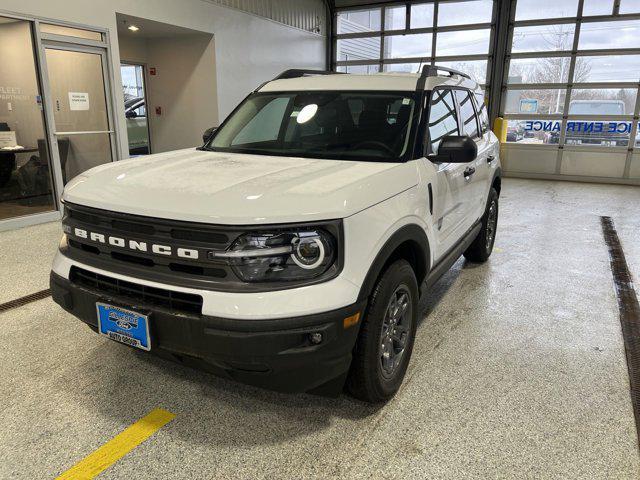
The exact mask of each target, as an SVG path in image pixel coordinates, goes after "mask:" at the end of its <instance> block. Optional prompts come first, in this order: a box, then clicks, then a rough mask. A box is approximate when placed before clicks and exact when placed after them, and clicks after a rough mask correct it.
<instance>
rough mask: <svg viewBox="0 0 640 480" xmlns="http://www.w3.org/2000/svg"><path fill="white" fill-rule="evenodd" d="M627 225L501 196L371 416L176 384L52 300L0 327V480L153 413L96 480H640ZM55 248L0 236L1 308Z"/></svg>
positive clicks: (560, 203) (514, 184)
mask: <svg viewBox="0 0 640 480" xmlns="http://www.w3.org/2000/svg"><path fill="white" fill-rule="evenodd" d="M639 205H640V189H638V188H635V187H616V186H598V185H589V184H572V183H564V182H547V181H531V180H514V179H508V180H505V182H504V186H503V195H502V198H501V213H500V225H499V231H498V237H497V242H496V249H495V252H494V255H493V256H492V258H491V260H490V261H489V262H488V263H487V264H485V265H481V266H475V265H470V264H466V263H465V262H464V261H463V260H460V261H458V263H457V264H456V265H455V267H454V268H453V269H452V270H451V271H450V272H449V273H448V274H447V275H446V276H445V277H444V278H443V279H442V280H441V281H440V282H439V283H438V285H437V286H436V287H435V289H434V291H433V292H432V294H431V295H430V296H429V298H428V299H427V300H426V301H425V302H424V305H423V308H424V317H425V318H424V320H423V321H422V322H421V324H420V326H419V329H418V337H417V340H416V347H415V350H414V353H413V357H412V359H411V364H410V367H409V371H408V374H407V377H406V379H405V383H404V385H403V387H402V389H401V391H400V392H399V394H398V395H397V396H396V397H395V398H394V399H393V400H392V401H391V402H390V403H389V404H388V405H386V406H384V407H382V408H373V407H370V406H367V405H364V404H361V403H359V402H357V401H355V400H352V399H351V398H349V397H347V396H342V397H340V398H337V399H326V398H320V397H314V396H308V395H298V396H295V395H282V394H277V393H271V392H267V391H262V390H258V389H254V388H251V387H246V386H242V385H238V384H234V383H231V382H228V381H225V380H221V379H218V378H216V377H213V376H211V375H208V374H206V373H202V372H199V371H195V370H190V369H187V368H183V367H180V366H178V365H175V364H172V363H169V362H165V361H163V360H159V359H157V358H154V357H152V356H149V355H145V354H144V353H138V352H135V351H133V350H131V349H129V348H127V347H124V346H121V345H119V344H116V343H113V342H111V341H109V340H105V339H103V338H100V337H98V336H96V335H95V334H93V333H92V332H91V331H90V330H89V329H88V328H87V327H85V326H84V325H82V324H81V323H80V322H79V321H77V320H76V319H74V318H73V317H71V316H70V315H68V314H66V313H64V312H63V311H62V310H61V309H60V308H57V306H56V305H55V304H54V303H53V302H52V301H51V300H50V299H46V300H42V301H39V302H35V303H32V304H29V305H27V306H25V307H22V308H19V309H15V310H11V311H8V312H6V313H4V314H0V345H1V346H2V348H0V392H2V399H3V402H2V403H3V408H2V409H0V425H2V428H0V458H2V459H3V461H2V462H0V478H14V477H15V478H46V477H53V476H55V475H56V474H59V473H61V472H63V471H65V470H66V469H68V468H69V467H71V466H72V465H73V464H74V463H76V462H77V461H78V460H80V459H82V458H83V457H84V456H86V455H87V454H89V453H91V452H92V451H93V450H95V449H96V448H98V447H99V446H100V445H102V444H104V443H105V442H106V441H108V440H109V439H111V438H112V437H113V436H114V435H116V434H117V433H119V432H120V431H122V430H123V429H124V428H126V427H127V426H128V425H130V424H131V423H132V422H134V421H136V420H137V419H139V418H140V417H142V416H144V415H146V414H147V413H148V412H149V411H150V410H152V409H153V408H156V407H162V408H165V409H167V410H169V411H171V412H173V413H175V414H176V415H177V417H176V418H175V419H174V420H173V421H172V422H171V423H169V424H168V425H166V426H164V427H163V428H161V429H160V430H159V431H158V432H157V433H156V434H155V435H153V436H152V437H151V438H150V439H149V440H147V441H146V442H145V443H143V444H142V445H140V446H139V447H137V448H136V449H134V450H133V451H132V452H131V453H129V454H128V455H126V456H125V457H124V458H122V459H121V460H119V461H118V462H117V463H116V464H115V465H113V466H112V467H110V468H109V469H107V470H106V471H105V472H104V473H103V474H102V477H104V478H125V477H135V478H171V477H174V478H203V477H208V478H224V479H234V478H238V479H240V478H243V479H246V478H398V479H399V478H451V479H460V478H489V477H490V478H585V479H586V478H589V479H594V478H603V479H604V478H616V479H626V478H630V479H631V478H638V477H639V476H640V462H639V455H638V444H637V440H636V433H635V425H634V419H633V412H632V408H631V402H630V397H629V381H628V376H627V367H626V363H625V357H624V348H623V343H622V337H621V333H620V323H619V320H618V310H617V304H616V298H615V294H614V290H613V286H612V278H611V272H610V270H609V261H608V256H607V249H606V247H605V244H604V242H603V238H602V234H601V230H600V224H599V215H609V216H612V217H613V218H614V221H615V223H616V226H617V228H618V231H619V234H620V237H621V239H622V242H623V246H624V248H625V250H626V254H627V259H628V262H629V264H630V268H631V269H632V271H633V274H634V277H635V280H636V282H638V281H639V280H640V242H639V240H640V233H639V232H640V209H639V208H638V206H639ZM25 233H27V235H25ZM59 234H60V232H59V228H58V227H57V226H56V225H44V226H40V227H33V228H30V229H29V230H25V231H23V232H13V233H4V234H0V252H1V253H0V255H2V257H1V258H0V260H1V261H2V268H3V276H2V282H3V285H2V289H0V294H2V298H3V299H5V300H7V299H9V298H8V297H12V296H13V297H14V298H15V297H16V296H20V295H23V294H25V293H29V291H35V290H39V289H41V288H42V287H43V285H46V275H47V274H48V265H49V263H50V260H51V256H52V252H53V251H54V250H55V247H56V244H57V241H58V236H59ZM34 250H36V251H34ZM6 272H9V274H7V273H6ZM27 287H28V288H27Z"/></svg>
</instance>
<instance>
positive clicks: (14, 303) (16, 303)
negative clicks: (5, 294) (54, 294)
mask: <svg viewBox="0 0 640 480" xmlns="http://www.w3.org/2000/svg"><path fill="white" fill-rule="evenodd" d="M50 295H51V290H50V289H48V288H47V289H46V290H40V291H39V292H35V293H30V294H29V295H25V296H24V297H20V298H16V299H15V300H11V301H10V302H7V303H3V304H0V313H2V312H6V311H7V310H11V309H12V308H18V307H22V306H23V305H26V304H28V303H31V302H35V301H36V300H42V299H43V298H47V297H48V296H50Z"/></svg>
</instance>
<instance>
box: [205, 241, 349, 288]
mask: <svg viewBox="0 0 640 480" xmlns="http://www.w3.org/2000/svg"><path fill="white" fill-rule="evenodd" d="M336 243H337V242H336V239H335V237H334V236H333V235H331V234H330V233H329V232H327V231H325V230H322V229H320V228H317V229H309V230H303V229H300V230H293V231H274V232H259V233H246V234H244V235H242V236H241V237H239V238H238V239H237V240H236V241H235V242H234V243H233V245H231V248H230V249H229V250H227V251H226V252H212V254H213V257H214V258H223V259H226V260H227V261H228V262H229V264H230V265H231V267H232V268H233V271H234V272H235V273H236V275H238V277H239V278H240V279H241V280H242V281H244V282H283V281H285V282H286V281H295V280H310V279H314V278H317V277H320V276H321V275H323V274H325V273H326V272H327V271H328V270H329V269H331V268H332V267H334V264H335V263H336V259H337V245H336Z"/></svg>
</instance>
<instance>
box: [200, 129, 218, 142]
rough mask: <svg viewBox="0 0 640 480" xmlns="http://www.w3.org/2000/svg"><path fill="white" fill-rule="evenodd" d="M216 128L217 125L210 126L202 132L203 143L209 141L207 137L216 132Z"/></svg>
mask: <svg viewBox="0 0 640 480" xmlns="http://www.w3.org/2000/svg"><path fill="white" fill-rule="evenodd" d="M217 129H218V127H211V128H207V129H206V130H205V131H204V133H203V134H202V141H203V142H204V143H207V142H208V141H209V139H210V138H211V135H213V134H214V133H216V130H217Z"/></svg>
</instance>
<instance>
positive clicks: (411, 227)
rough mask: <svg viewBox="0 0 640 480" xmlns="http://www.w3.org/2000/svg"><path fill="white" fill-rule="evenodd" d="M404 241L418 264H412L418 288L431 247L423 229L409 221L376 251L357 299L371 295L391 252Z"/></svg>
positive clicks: (428, 263)
mask: <svg viewBox="0 0 640 480" xmlns="http://www.w3.org/2000/svg"><path fill="white" fill-rule="evenodd" d="M405 242H410V244H411V246H412V250H413V251H414V252H415V253H416V260H417V262H418V264H417V265H412V266H413V268H414V271H416V277H418V278H417V279H418V288H420V283H421V282H422V281H423V280H424V279H425V278H426V276H427V274H428V273H429V268H430V263H431V249H430V248H429V239H428V238H427V234H426V233H425V231H424V229H423V228H422V227H420V226H419V225H417V224H415V223H410V224H407V225H404V226H402V227H400V228H399V229H398V230H396V231H395V232H394V233H393V235H391V237H390V238H389V239H388V240H387V241H386V242H385V244H384V245H383V246H382V248H381V249H380V250H379V251H378V254H377V255H376V258H375V259H374V261H373V263H372V264H371V266H370V267H369V271H368V272H367V275H366V276H365V277H364V281H363V282H362V286H361V287H360V293H359V294H358V301H361V300H365V299H366V298H368V297H369V295H371V292H372V291H373V288H374V286H375V284H376V282H377V281H378V278H379V277H380V275H381V274H382V272H383V270H384V268H385V266H386V265H387V262H388V261H389V259H390V258H391V256H392V255H393V252H395V251H396V249H397V248H398V247H399V246H400V245H402V244H403V243H405Z"/></svg>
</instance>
